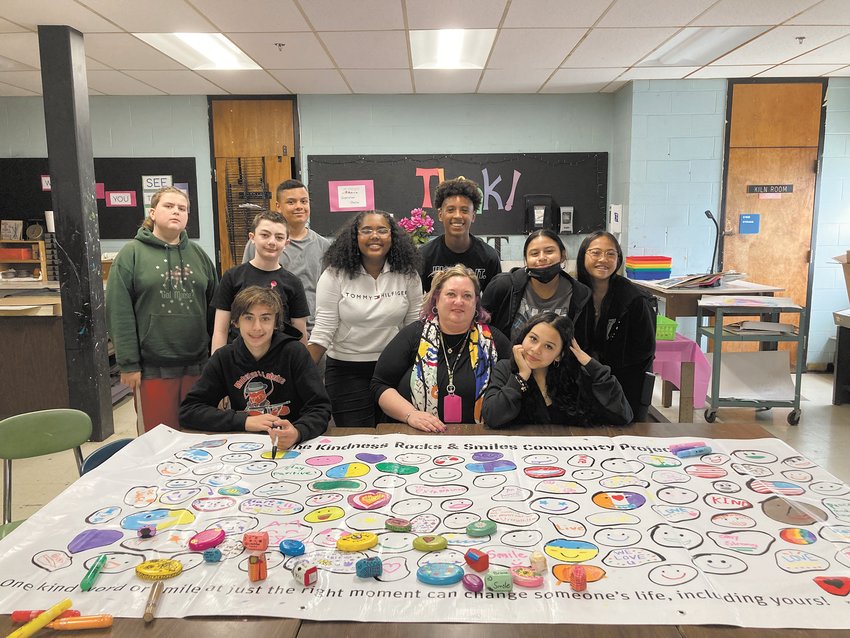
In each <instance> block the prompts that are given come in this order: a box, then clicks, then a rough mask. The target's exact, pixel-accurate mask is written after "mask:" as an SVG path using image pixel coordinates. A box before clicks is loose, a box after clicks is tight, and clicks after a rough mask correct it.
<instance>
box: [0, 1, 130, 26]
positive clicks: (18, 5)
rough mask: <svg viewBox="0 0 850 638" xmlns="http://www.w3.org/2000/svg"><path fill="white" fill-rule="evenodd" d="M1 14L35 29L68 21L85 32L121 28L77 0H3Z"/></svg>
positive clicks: (67, 22) (0, 4)
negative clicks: (76, 0)
mask: <svg viewBox="0 0 850 638" xmlns="http://www.w3.org/2000/svg"><path fill="white" fill-rule="evenodd" d="M0 17H2V18H4V19H6V20H10V21H11V22H15V23H17V24H19V25H21V26H23V27H26V28H27V29H32V30H33V31H35V30H36V27H37V26H38V25H39V24H65V25H68V26H69V27H73V28H75V29H76V30H77V31H82V32H90V31H120V30H121V29H120V28H119V27H117V26H115V25H114V24H112V23H110V22H109V21H108V20H104V19H103V18H102V17H100V16H99V15H97V14H96V13H94V12H92V11H90V10H89V9H87V8H86V7H83V6H80V4H79V3H78V2H75V1H74V0H3V2H2V3H0Z"/></svg>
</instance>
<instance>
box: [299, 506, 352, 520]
mask: <svg viewBox="0 0 850 638" xmlns="http://www.w3.org/2000/svg"><path fill="white" fill-rule="evenodd" d="M343 516H345V510H344V509H342V508H341V507H337V506H336V505H330V506H328V507H320V508H319V509H317V510H313V511H312V512H310V513H309V514H307V515H306V516H305V517H304V521H305V522H306V523H329V522H330V521H335V520H337V519H340V518H342V517H343Z"/></svg>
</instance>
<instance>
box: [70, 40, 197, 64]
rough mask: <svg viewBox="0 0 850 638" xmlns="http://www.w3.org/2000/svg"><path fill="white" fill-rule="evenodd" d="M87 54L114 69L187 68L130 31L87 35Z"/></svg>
mask: <svg viewBox="0 0 850 638" xmlns="http://www.w3.org/2000/svg"><path fill="white" fill-rule="evenodd" d="M85 43H86V56H87V57H90V58H93V59H95V60H97V61H98V62H102V63H103V64H106V65H108V66H110V67H112V68H114V69H121V70H126V69H146V70H150V71H153V70H156V69H163V70H165V69H173V70H176V69H185V68H186V67H185V66H183V65H182V64H180V63H179V62H177V61H176V60H173V59H172V58H170V57H168V56H167V55H165V54H164V53H160V52H159V51H157V50H156V49H154V48H153V47H152V46H150V45H148V44H146V43H145V42H142V41H141V40H139V39H138V38H137V37H135V36H132V35H130V34H129V33H92V34H89V35H87V36H86V38H85Z"/></svg>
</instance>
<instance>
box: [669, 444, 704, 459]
mask: <svg viewBox="0 0 850 638" xmlns="http://www.w3.org/2000/svg"><path fill="white" fill-rule="evenodd" d="M703 454H711V448H710V447H708V446H707V445H704V446H702V447H692V448H688V449H687V450H679V451H678V452H676V456H678V457H679V458H680V459H686V458H688V457H689V456H702V455H703Z"/></svg>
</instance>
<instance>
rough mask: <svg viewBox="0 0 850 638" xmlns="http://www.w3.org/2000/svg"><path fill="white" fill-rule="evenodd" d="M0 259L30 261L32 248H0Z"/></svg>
mask: <svg viewBox="0 0 850 638" xmlns="http://www.w3.org/2000/svg"><path fill="white" fill-rule="evenodd" d="M0 259H32V247H31V246H26V247H25V248H0Z"/></svg>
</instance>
